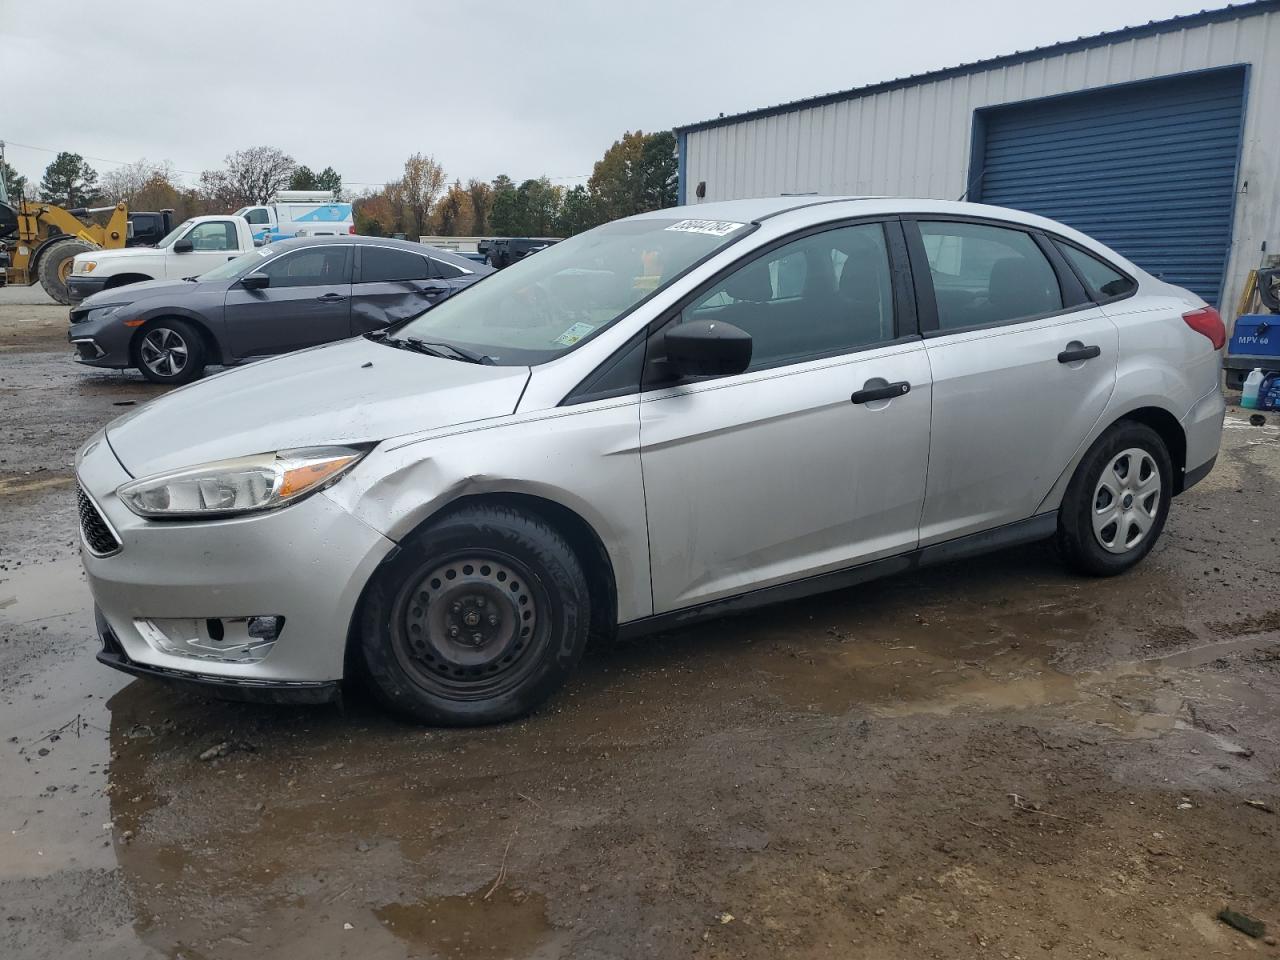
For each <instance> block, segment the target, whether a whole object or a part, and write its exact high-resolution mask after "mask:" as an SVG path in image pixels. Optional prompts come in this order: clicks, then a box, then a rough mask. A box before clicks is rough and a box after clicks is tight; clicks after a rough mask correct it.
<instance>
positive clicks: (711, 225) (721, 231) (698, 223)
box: [667, 220, 746, 237]
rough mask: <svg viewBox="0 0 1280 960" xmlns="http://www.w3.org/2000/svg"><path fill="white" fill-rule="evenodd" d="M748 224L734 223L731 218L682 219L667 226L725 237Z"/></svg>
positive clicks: (680, 231) (687, 231) (684, 231)
mask: <svg viewBox="0 0 1280 960" xmlns="http://www.w3.org/2000/svg"><path fill="white" fill-rule="evenodd" d="M744 226H746V224H743V223H733V222H732V221H730V220H681V221H679V222H678V223H673V224H672V225H671V226H669V227H667V229H668V230H675V231H677V232H678V233H705V234H707V235H708V236H712V237H725V236H728V235H729V234H731V233H733V231H735V230H737V229H738V228H739V227H744Z"/></svg>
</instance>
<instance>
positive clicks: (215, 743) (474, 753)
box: [0, 291, 1280, 960]
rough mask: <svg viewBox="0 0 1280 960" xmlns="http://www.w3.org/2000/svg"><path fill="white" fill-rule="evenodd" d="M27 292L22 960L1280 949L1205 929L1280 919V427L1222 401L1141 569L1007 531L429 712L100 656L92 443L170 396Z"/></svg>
mask: <svg viewBox="0 0 1280 960" xmlns="http://www.w3.org/2000/svg"><path fill="white" fill-rule="evenodd" d="M12 295H15V292H14V291H7V292H5V291H0V397H3V403H2V404H0V441H2V443H0V505H2V506H3V508H4V509H2V510H0V955H2V956H4V957H5V958H6V960H7V958H32V960H35V958H56V960H70V958H79V957H104V958H105V957H111V958H117V957H118V958H138V957H169V958H177V957H185V958H189V960H197V958H206V960H213V958H222V957H255V958H260V957H308V958H331V957H359V958H360V960H376V958H384V957H385V958H401V957H466V958H485V957H528V958H544V957H545V958H550V957H574V958H635V957H650V956H651V957H703V958H721V957H723V958H766V957H767V958H774V957H782V956H785V957H788V958H827V957H830V958H863V957H865V958H877V960H879V958H903V960H907V958H910V960H919V958H925V957H939V958H948V960H951V958H957V957H991V958H1002V960H1009V958H1027V960H1031V958H1055V960H1063V958H1086V957H1088V958H1097V957H1115V958H1138V957H1143V958H1150V957H1197V958H1200V957H1220V956H1222V957H1225V956H1236V955H1238V954H1239V953H1241V952H1242V951H1243V952H1244V953H1246V954H1249V953H1250V952H1255V953H1257V954H1259V955H1265V956H1276V955H1280V950H1277V948H1276V947H1275V946H1274V943H1270V944H1269V943H1267V942H1266V941H1264V940H1262V939H1251V938H1249V937H1247V936H1245V935H1244V934H1243V933H1240V932H1238V931H1236V930H1235V929H1232V928H1231V927H1229V926H1227V925H1225V924H1224V923H1222V922H1220V921H1219V920H1218V919H1217V915H1218V913H1219V911H1220V910H1222V909H1223V908H1231V909H1234V910H1236V911H1239V912H1241V913H1243V914H1247V915H1249V916H1252V917H1254V918H1257V919H1259V920H1262V921H1264V922H1265V923H1266V924H1267V934H1268V935H1271V934H1280V869H1277V862H1278V860H1277V855H1278V853H1280V716H1277V711H1276V710H1275V706H1274V705H1275V703H1276V702H1277V695H1278V694H1280V590H1277V588H1276V582H1277V577H1280V552H1278V550H1277V536H1278V535H1280V521H1278V520H1277V511H1278V510H1280V423H1278V422H1277V418H1275V417H1272V418H1271V420H1270V423H1269V425H1268V426H1266V427H1263V428H1254V427H1250V426H1248V424H1247V422H1246V421H1245V420H1244V419H1243V418H1242V417H1241V416H1240V415H1239V412H1238V411H1234V410H1233V411H1232V413H1231V414H1230V415H1229V420H1228V429H1227V430H1226V431H1225V438H1224V445H1223V450H1222V454H1221V456H1220V458H1219V461H1218V466H1217V468H1216V469H1215V471H1214V472H1213V474H1211V476H1210V477H1209V478H1208V479H1207V480H1206V481H1205V482H1204V483H1202V484H1201V485H1200V486H1198V487H1196V488H1195V489H1194V490H1193V491H1191V492H1190V493H1188V494H1187V495H1186V496H1185V497H1182V498H1180V499H1179V500H1178V501H1176V502H1175V505H1174V508H1173V512H1172V516H1171V518H1170V521H1169V524H1168V527H1167V530H1166V533H1165V536H1164V538H1163V539H1162V541H1161V543H1160V544H1159V545H1158V546H1157V548H1156V550H1155V551H1154V552H1153V554H1152V555H1151V557H1150V558H1149V559H1148V560H1147V561H1146V562H1145V563H1144V564H1143V565H1142V566H1141V567H1140V568H1139V569H1138V570H1136V571H1134V572H1133V573H1131V574H1129V575H1127V576H1125V577H1122V578H1119V579H1115V580H1108V581H1094V580H1083V579H1079V578H1075V577H1072V576H1069V575H1067V574H1065V573H1064V572H1063V571H1062V569H1061V568H1060V567H1059V566H1058V565H1057V564H1056V562H1055V561H1054V559H1053V557H1052V556H1051V555H1050V553H1049V552H1048V550H1047V549H1045V548H1041V547H1033V548H1028V549H1022V550H1017V551H1012V552H1006V553H1003V554H998V555H994V556H991V557H988V558H984V559H981V560H978V561H969V562H965V563H963V564H957V565H953V566H948V567H941V568H936V569H933V570H930V571H928V572H926V573H921V574H918V575H913V576H909V577H902V578H898V579H895V580H885V581H881V582H877V583H872V584H868V585H866V586H863V587H859V588H856V589H851V590H846V591H843V592H840V593H835V594H831V595H827V596H823V597H819V598H814V599H810V600H805V601H800V602H795V603H790V604H787V605H783V606H778V607H774V608H770V609H768V610H765V611H762V612H758V613H756V614H753V615H751V616H749V617H739V618H734V619H725V620H721V621H717V622H713V623H708V624H704V625H701V626H699V627H697V628H693V629H687V630H682V631H679V632H675V633H670V634H665V635H662V636H659V637H654V638H649V639H647V640H644V641H637V642H633V643H626V644H618V645H613V646H603V647H601V648H600V649H596V650H594V651H592V652H591V653H590V654H589V655H588V658H587V661H586V663H585V664H584V667H583V669H582V670H581V671H580V674H579V676H578V677H577V679H576V680H575V681H574V682H573V683H572V684H571V685H570V687H569V689H568V690H567V691H566V692H565V693H564V694H563V695H562V696H560V697H559V698H557V699H556V700H555V701H554V702H553V703H552V704H551V705H550V706H549V707H547V708H546V709H544V710H542V711H541V712H539V713H538V714H537V715H535V716H533V717H531V718H529V719H528V720H525V721H523V722H520V723H514V724H510V725H507V726H502V727H496V728H488V729H483V730H470V731H467V730H428V729H422V728H415V727H411V726H407V725H404V724H402V723H399V722H397V721H394V720H391V719H388V718H387V717H385V716H383V715H382V714H380V713H379V712H378V711H377V710H376V709H374V708H373V707H371V706H370V705H368V704H367V703H366V702H365V701H364V700H362V699H361V698H360V697H359V696H358V695H356V696H355V697H353V698H349V699H348V701H347V703H346V704H345V705H344V707H343V708H342V709H337V708H332V709H329V708H326V709H309V710H300V709H298V710H295V709H279V708H276V709H271V708H264V707H247V706H241V705H233V704H228V703H222V702H217V701H208V700H203V699H199V698H196V697H192V696H189V695H185V694H182V693H179V692H177V691H174V690H172V689H170V688H168V687H166V686H163V685H160V684H157V683H153V682H149V681H131V680H129V679H128V678H127V677H123V676H120V675H117V674H114V673H112V672H110V671H108V670H107V669H105V668H102V667H99V666H98V665H97V663H96V662H95V661H94V659H93V653H94V651H95V649H96V641H95V640H94V638H93V635H92V628H91V621H90V617H89V599H88V594H87V591H86V588H85V586H84V582H83V578H82V576H81V574H80V571H79V565H78V561H77V559H76V556H75V540H76V532H75V525H74V516H73V512H74V511H73V509H72V496H71V485H72V476H71V472H70V464H71V460H72V456H73V454H74V451H75V449H76V447H77V446H78V444H79V443H80V442H81V441H82V440H83V438H84V437H85V436H87V435H88V434H89V433H90V432H92V431H93V430H94V429H96V428H97V427H98V426H99V425H101V424H102V423H104V422H106V421H107V420H109V419H110V418H111V417H112V416H114V415H116V414H118V413H120V412H121V405H130V404H133V403H136V402H140V401H142V400H145V399H147V398H149V397H152V396H154V395H156V394H157V393H158V392H159V391H158V389H157V388H154V387H152V386H150V385H148V384H145V383H144V382H143V381H142V380H141V379H140V378H139V377H138V376H137V375H134V374H117V373H102V372H94V371H89V370H85V369H82V368H79V367H76V366H75V365H73V364H71V363H70V362H69V361H68V360H67V356H68V348H67V345H66V342H65V322H66V319H65V318H66V308H63V307H52V306H42V305H40V304H21V303H15V302H14V301H13V300H9V299H6V298H7V297H9V296H12ZM224 745H225V746H224ZM210 748H218V749H215V750H214V751H213V753H214V754H216V756H213V757H212V758H211V759H200V757H201V755H202V754H204V755H206V756H208V754H206V751H208V750H209V749H210Z"/></svg>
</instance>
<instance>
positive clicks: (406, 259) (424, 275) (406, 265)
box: [360, 247, 431, 283]
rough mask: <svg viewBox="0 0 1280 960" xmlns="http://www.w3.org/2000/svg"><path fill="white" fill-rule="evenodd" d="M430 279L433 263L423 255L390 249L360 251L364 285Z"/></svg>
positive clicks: (377, 248) (364, 249) (366, 248)
mask: <svg viewBox="0 0 1280 960" xmlns="http://www.w3.org/2000/svg"><path fill="white" fill-rule="evenodd" d="M429 279H431V263H430V261H429V260H428V259H427V258H426V257H424V256H422V255H421V254H417V253H411V252H410V251H408V250H392V249H391V248H390V247H362V248H361V250H360V281H361V282H362V283H381V282H386V281H393V280H429Z"/></svg>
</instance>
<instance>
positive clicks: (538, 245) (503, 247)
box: [476, 237, 560, 270]
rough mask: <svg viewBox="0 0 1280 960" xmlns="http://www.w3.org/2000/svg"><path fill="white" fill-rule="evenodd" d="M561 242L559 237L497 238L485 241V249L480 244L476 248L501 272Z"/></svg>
mask: <svg viewBox="0 0 1280 960" xmlns="http://www.w3.org/2000/svg"><path fill="white" fill-rule="evenodd" d="M559 242H560V238H559V237H497V238H495V239H493V240H488V241H485V243H484V247H483V248H481V245H480V244H477V245H476V247H477V249H479V250H480V252H481V253H483V254H484V255H485V256H486V257H487V258H488V261H489V265H490V266H492V267H495V268H496V269H498V270H501V269H502V268H503V267H509V266H511V265H512V264H513V263H515V262H516V261H517V260H523V259H524V258H525V257H527V256H529V254H531V253H537V252H538V251H539V250H545V249H546V248H547V247H549V246H551V245H552V244H553V243H559Z"/></svg>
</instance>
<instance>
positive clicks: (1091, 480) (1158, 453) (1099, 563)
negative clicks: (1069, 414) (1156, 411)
mask: <svg viewBox="0 0 1280 960" xmlns="http://www.w3.org/2000/svg"><path fill="white" fill-rule="evenodd" d="M1172 496H1173V465H1172V463H1171V461H1170V459H1169V451H1168V449H1167V448H1166V447H1165V445H1164V441H1163V440H1162V439H1160V435H1159V434H1158V433H1156V432H1155V431H1154V430H1152V429H1151V428H1150V427H1148V426H1146V425H1144V424H1141V423H1135V422H1133V421H1121V422H1120V423H1117V424H1116V425H1115V426H1113V427H1111V428H1110V429H1109V430H1107V431H1106V432H1105V433H1103V435H1102V436H1101V437H1099V438H1098V439H1097V440H1096V441H1095V442H1094V444H1093V446H1092V447H1090V448H1089V451H1088V452H1087V453H1086V454H1085V455H1084V459H1082V460H1081V461H1080V465H1079V466H1078V467H1076V472H1075V475H1074V476H1073V477H1072V478H1071V483H1070V485H1069V486H1068V487H1067V492H1066V495H1065V496H1064V497H1063V498H1062V507H1061V508H1060V509H1059V511H1058V534H1057V545H1058V550H1059V552H1060V553H1061V554H1062V557H1063V559H1064V560H1065V561H1066V563H1067V565H1068V566H1070V567H1071V568H1072V569H1073V570H1075V571H1077V572H1078V573H1083V574H1086V575H1088V576H1092V577H1114V576H1116V575H1117V574H1121V573H1124V572H1125V571H1127V570H1129V569H1130V568H1132V567H1133V566H1135V565H1136V564H1137V563H1138V562H1139V561H1141V560H1142V558H1143V557H1145V556H1146V555H1147V554H1148V553H1150V552H1151V548H1152V547H1153V546H1155V542H1156V541H1157V540H1158V539H1159V538H1160V534H1161V532H1162V531H1163V530H1164V524H1165V520H1166V519H1167V518H1168V516H1169V502H1170V500H1171V499H1172Z"/></svg>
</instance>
